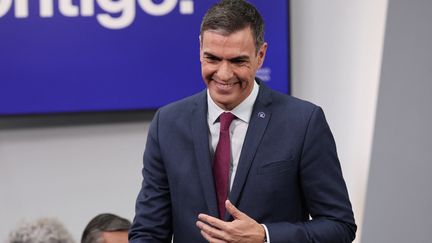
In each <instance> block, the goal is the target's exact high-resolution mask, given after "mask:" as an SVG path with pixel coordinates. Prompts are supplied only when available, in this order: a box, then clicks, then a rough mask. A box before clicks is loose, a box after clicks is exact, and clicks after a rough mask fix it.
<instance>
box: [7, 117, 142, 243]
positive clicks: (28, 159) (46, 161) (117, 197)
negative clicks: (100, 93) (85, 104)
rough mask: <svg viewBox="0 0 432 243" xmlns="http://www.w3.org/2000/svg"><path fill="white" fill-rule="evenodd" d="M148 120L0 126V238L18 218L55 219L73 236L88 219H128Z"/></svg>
mask: <svg viewBox="0 0 432 243" xmlns="http://www.w3.org/2000/svg"><path fill="white" fill-rule="evenodd" d="M147 129H148V122H132V123H116V124H105V125H104V124H102V125H100V124H99V125H80V126H54V127H45V128H18V129H5V130H3V129H2V130H0V205H1V206H0V242H3V240H5V239H6V238H7V235H8V233H9V231H10V230H12V229H13V228H14V227H15V226H16V224H17V223H18V222H19V221H21V220H23V219H27V220H32V219H36V218H39V217H43V216H52V217H57V218H59V219H60V220H61V221H62V222H63V223H65V225H66V226H67V228H68V229H70V231H71V233H72V234H73V236H74V237H75V239H76V240H77V241H79V240H80V237H81V233H82V231H83V229H84V227H85V226H86V224H87V223H88V221H90V219H91V218H92V217H94V216H96V214H98V213H104V212H111V213H116V214H118V215H120V216H123V217H126V218H129V219H132V218H133V215H134V202H135V198H136V195H137V193H138V190H139V188H140V183H141V168H142V154H143V149H144V145H145V140H146V136H147Z"/></svg>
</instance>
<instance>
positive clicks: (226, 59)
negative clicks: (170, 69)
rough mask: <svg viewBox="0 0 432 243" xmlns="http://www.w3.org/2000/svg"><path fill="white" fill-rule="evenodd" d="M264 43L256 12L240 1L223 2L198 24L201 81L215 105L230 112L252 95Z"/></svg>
mask: <svg viewBox="0 0 432 243" xmlns="http://www.w3.org/2000/svg"><path fill="white" fill-rule="evenodd" d="M266 50H267V43H266V42H265V41H264V21H263V19H262V17H261V15H260V13H259V12H258V10H257V9H256V8H255V7H254V6H252V5H251V4H249V3H247V2H246V1H243V0H222V1H220V2H219V3H217V4H215V5H214V6H213V7H211V8H210V9H209V10H208V11H207V13H206V14H205V15H204V18H203V20H202V23H201V31H200V61H201V72H202V76H203V80H204V82H205V83H206V85H207V88H208V90H209V92H210V96H211V97H212V99H213V100H214V101H215V103H216V104H217V105H218V106H220V107H221V108H223V109H225V110H231V109H233V108H234V107H236V106H237V105H238V104H240V103H241V102H242V101H243V100H244V99H246V97H247V96H248V95H249V94H250V93H251V91H252V88H253V82H254V80H255V74H256V71H257V70H258V69H259V68H260V67H261V65H262V64H263V62H264V58H265V53H266Z"/></svg>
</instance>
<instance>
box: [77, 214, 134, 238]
mask: <svg viewBox="0 0 432 243" xmlns="http://www.w3.org/2000/svg"><path fill="white" fill-rule="evenodd" d="M130 226H131V222H130V221H129V220H127V219H124V218H121V217H119V216H117V215H114V214H109V213H104V214H99V215H97V216H96V217H94V218H93V219H92V220H90V222H89V223H88V224H87V226H86V228H85V229H84V232H83V235H82V237H81V243H123V242H124V243H127V242H128V230H129V227H130Z"/></svg>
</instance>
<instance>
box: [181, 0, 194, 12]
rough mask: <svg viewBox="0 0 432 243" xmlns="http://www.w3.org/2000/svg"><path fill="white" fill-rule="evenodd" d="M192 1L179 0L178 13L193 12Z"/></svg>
mask: <svg viewBox="0 0 432 243" xmlns="http://www.w3.org/2000/svg"><path fill="white" fill-rule="evenodd" d="M193 12H194V2H193V0H181V1H180V13H181V14H193Z"/></svg>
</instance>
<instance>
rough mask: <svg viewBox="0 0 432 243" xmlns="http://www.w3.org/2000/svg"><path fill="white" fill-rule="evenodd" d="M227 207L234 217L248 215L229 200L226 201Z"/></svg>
mask: <svg viewBox="0 0 432 243" xmlns="http://www.w3.org/2000/svg"><path fill="white" fill-rule="evenodd" d="M225 208H226V210H227V211H228V213H229V214H231V215H232V216H233V218H234V219H244V218H245V217H247V215H246V214H244V213H242V212H241V211H240V210H238V209H237V208H236V207H235V206H234V205H233V204H232V203H231V202H230V201H229V200H226V201H225Z"/></svg>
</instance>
